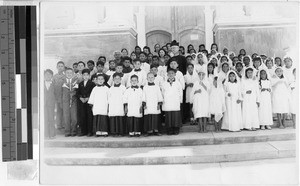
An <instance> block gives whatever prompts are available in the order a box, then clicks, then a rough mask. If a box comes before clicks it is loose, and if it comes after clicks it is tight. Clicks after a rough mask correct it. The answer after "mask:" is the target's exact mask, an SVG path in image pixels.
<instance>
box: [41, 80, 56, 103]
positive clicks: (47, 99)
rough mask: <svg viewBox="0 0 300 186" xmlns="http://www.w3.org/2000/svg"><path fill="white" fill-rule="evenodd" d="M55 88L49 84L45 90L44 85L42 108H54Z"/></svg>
mask: <svg viewBox="0 0 300 186" xmlns="http://www.w3.org/2000/svg"><path fill="white" fill-rule="evenodd" d="M54 91H55V87H54V83H53V82H51V84H50V86H49V89H47V87H46V84H44V106H45V108H49V107H53V109H54V107H55V100H56V99H55V92H54Z"/></svg>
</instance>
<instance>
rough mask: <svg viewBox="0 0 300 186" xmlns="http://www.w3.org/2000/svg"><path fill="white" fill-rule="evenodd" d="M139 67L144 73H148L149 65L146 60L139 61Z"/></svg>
mask: <svg viewBox="0 0 300 186" xmlns="http://www.w3.org/2000/svg"><path fill="white" fill-rule="evenodd" d="M141 69H142V70H144V71H145V72H146V74H148V73H149V72H150V65H149V64H148V63H146V62H145V63H141Z"/></svg>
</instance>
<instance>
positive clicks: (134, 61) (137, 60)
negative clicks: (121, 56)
mask: <svg viewBox="0 0 300 186" xmlns="http://www.w3.org/2000/svg"><path fill="white" fill-rule="evenodd" d="M136 62H141V60H140V59H134V60H133V61H132V63H133V64H135V63H136Z"/></svg>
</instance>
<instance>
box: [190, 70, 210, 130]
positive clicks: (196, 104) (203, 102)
mask: <svg viewBox="0 0 300 186" xmlns="http://www.w3.org/2000/svg"><path fill="white" fill-rule="evenodd" d="M205 74H206V73H205V71H200V72H199V73H198V75H199V79H200V81H197V82H195V83H194V86H193V89H192V91H191V95H190V96H191V102H192V103H193V106H192V110H193V114H194V118H195V119H197V120H198V125H199V132H207V131H206V123H207V118H208V117H209V116H210V114H209V91H210V85H209V82H208V80H207V78H206V76H205Z"/></svg>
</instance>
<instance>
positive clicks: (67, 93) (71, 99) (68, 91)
mask: <svg viewBox="0 0 300 186" xmlns="http://www.w3.org/2000/svg"><path fill="white" fill-rule="evenodd" d="M77 89H78V83H77V78H72V79H71V84H70V83H68V82H67V79H66V78H65V79H64V81H63V85H62V102H63V104H64V105H65V104H67V103H69V104H70V106H71V105H72V104H73V103H76V102H77V96H76V92H77Z"/></svg>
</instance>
